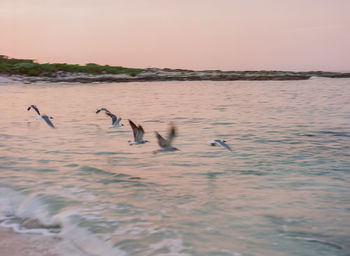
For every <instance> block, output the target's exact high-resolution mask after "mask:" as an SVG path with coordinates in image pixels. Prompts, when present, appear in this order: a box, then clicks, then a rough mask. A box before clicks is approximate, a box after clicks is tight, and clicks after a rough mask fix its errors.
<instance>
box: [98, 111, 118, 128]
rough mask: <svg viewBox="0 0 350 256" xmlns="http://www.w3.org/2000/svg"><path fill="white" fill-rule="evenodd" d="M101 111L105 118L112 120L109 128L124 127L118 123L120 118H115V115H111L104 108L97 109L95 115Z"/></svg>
mask: <svg viewBox="0 0 350 256" xmlns="http://www.w3.org/2000/svg"><path fill="white" fill-rule="evenodd" d="M101 111H104V112H105V114H106V115H107V116H109V117H110V118H112V125H110V126H109V127H110V128H112V127H121V126H124V125H123V124H121V123H120V121H121V120H122V118H121V117H120V118H117V116H116V115H114V114H112V113H111V112H110V111H109V110H108V109H106V108H98V109H97V110H96V114H98V113H100V112H101Z"/></svg>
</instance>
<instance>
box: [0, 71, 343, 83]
mask: <svg viewBox="0 0 350 256" xmlns="http://www.w3.org/2000/svg"><path fill="white" fill-rule="evenodd" d="M311 77H321V78H350V73H340V72H325V71H310V72H291V71H187V70H180V71H174V70H171V71H165V70H162V69H148V70H147V71H144V72H141V73H139V74H137V75H129V74H88V73H71V72H63V71H58V72H56V73H54V74H51V75H50V76H27V75H20V74H7V73H0V83H2V84H4V83H5V84H6V83H13V82H19V83H24V84H33V83H34V84H35V83H42V82H46V83H96V82H97V83H113V82H114V83H121V82H155V81H239V80H243V81H244V80H245V81H269V80H272V81H273V80H276V81H284V80H308V79H310V78H311Z"/></svg>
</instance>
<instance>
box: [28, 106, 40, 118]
mask: <svg viewBox="0 0 350 256" xmlns="http://www.w3.org/2000/svg"><path fill="white" fill-rule="evenodd" d="M31 108H33V109H34V110H35V112H36V113H38V115H39V116H40V111H39V109H38V108H37V107H36V106H35V105H30V106H29V107H28V108H27V110H28V111H29V110H30V109H31Z"/></svg>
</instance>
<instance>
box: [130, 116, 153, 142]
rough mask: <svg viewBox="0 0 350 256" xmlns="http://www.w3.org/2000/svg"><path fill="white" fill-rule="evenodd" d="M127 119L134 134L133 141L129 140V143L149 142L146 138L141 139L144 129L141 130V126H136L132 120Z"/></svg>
mask: <svg viewBox="0 0 350 256" xmlns="http://www.w3.org/2000/svg"><path fill="white" fill-rule="evenodd" d="M128 120H129V124H130V126H131V128H132V131H133V134H134V141H130V140H129V145H130V146H131V145H136V144H145V143H146V142H149V141H148V140H144V139H143V135H144V134H145V131H144V130H143V127H142V126H141V125H139V126H137V125H136V124H135V123H134V122H133V121H131V120H130V119H128Z"/></svg>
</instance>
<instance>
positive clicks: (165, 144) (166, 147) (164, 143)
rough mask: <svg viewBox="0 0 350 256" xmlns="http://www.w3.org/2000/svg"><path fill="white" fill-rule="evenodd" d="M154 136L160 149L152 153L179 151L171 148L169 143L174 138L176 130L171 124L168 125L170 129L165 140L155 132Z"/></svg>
mask: <svg viewBox="0 0 350 256" xmlns="http://www.w3.org/2000/svg"><path fill="white" fill-rule="evenodd" d="M155 134H156V137H157V139H158V144H159V146H160V149H158V150H155V151H154V153H158V152H165V151H177V150H179V149H177V148H175V147H173V146H171V142H172V141H173V139H174V138H175V137H176V128H175V126H174V125H173V124H170V129H169V132H168V137H167V139H164V138H163V137H162V136H161V135H160V134H159V133H158V132H155Z"/></svg>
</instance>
